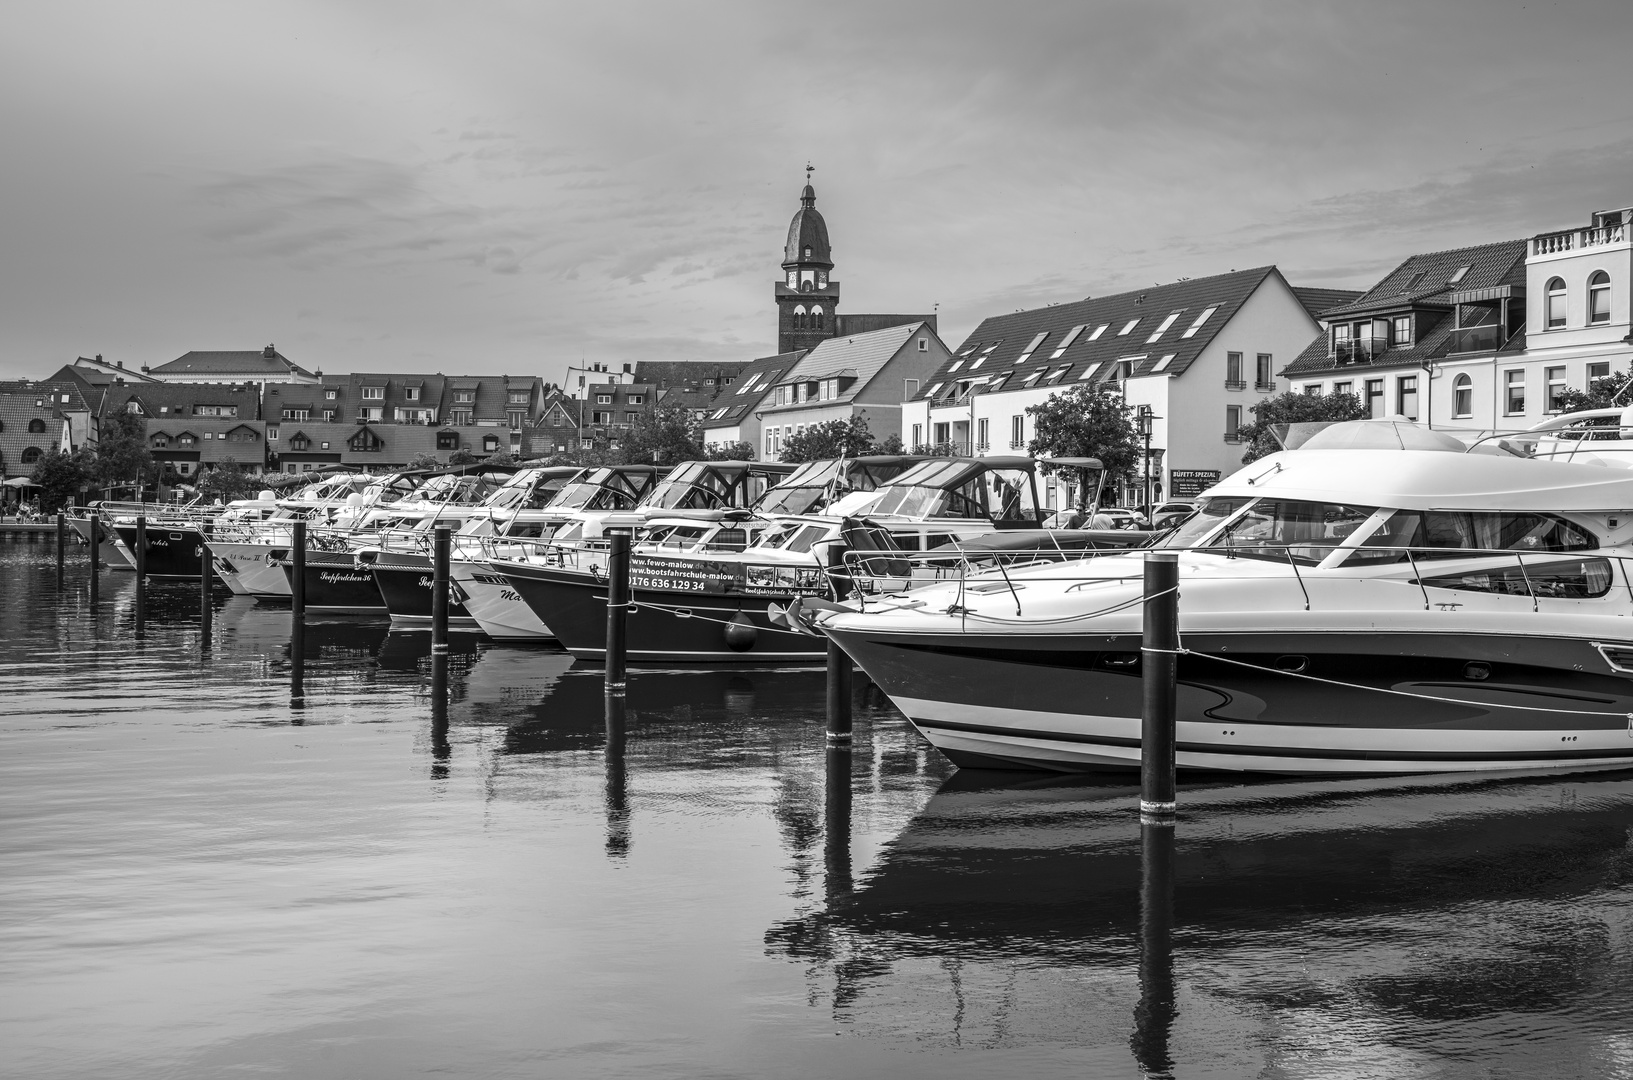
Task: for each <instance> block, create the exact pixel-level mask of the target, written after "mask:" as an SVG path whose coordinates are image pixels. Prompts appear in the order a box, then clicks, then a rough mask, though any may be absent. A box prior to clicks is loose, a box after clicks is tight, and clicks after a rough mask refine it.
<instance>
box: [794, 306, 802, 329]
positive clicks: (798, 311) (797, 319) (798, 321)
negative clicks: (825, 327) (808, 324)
mask: <svg viewBox="0 0 1633 1080" xmlns="http://www.w3.org/2000/svg"><path fill="white" fill-rule="evenodd" d="M794 329H795V330H804V329H805V305H804V304H799V305H796V306H795V308H794Z"/></svg>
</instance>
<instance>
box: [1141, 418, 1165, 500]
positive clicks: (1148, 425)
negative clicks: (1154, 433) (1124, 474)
mask: <svg viewBox="0 0 1633 1080" xmlns="http://www.w3.org/2000/svg"><path fill="white" fill-rule="evenodd" d="M1161 419H1162V417H1160V416H1156V415H1154V414H1153V413H1152V412H1151V406H1149V405H1140V406H1137V407H1136V408H1135V410H1134V423H1135V426H1136V427H1137V428H1138V430H1139V432H1140V438H1141V439H1143V440H1144V441H1145V457H1144V459H1143V460H1142V465H1143V471H1144V479H1145V509H1146V513H1148V514H1149V513H1152V512H1153V511H1155V510H1156V505H1155V503H1154V502H1153V500H1152V498H1151V429H1152V426H1153V424H1152V422H1153V421H1156V420H1161Z"/></svg>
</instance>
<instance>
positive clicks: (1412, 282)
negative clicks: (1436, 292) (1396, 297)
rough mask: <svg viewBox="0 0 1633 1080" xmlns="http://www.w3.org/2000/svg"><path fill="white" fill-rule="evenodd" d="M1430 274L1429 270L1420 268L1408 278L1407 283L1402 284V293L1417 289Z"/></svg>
mask: <svg viewBox="0 0 1633 1080" xmlns="http://www.w3.org/2000/svg"><path fill="white" fill-rule="evenodd" d="M1428 275H1429V272H1428V271H1427V270H1419V271H1418V272H1417V273H1415V274H1413V275H1412V276H1411V277H1410V278H1408V279H1407V281H1406V284H1405V285H1402V286H1401V292H1402V293H1409V292H1411V291H1412V290H1413V289H1415V288H1417V287H1418V286H1419V285H1421V284H1423V279H1424V278H1425V277H1428Z"/></svg>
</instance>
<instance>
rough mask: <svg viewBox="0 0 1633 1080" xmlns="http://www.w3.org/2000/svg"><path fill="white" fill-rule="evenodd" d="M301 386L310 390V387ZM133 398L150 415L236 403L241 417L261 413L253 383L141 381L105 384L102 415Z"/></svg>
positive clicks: (179, 413)
mask: <svg viewBox="0 0 1633 1080" xmlns="http://www.w3.org/2000/svg"><path fill="white" fill-rule="evenodd" d="M304 389H305V390H306V391H307V393H308V394H310V393H311V387H310V386H305V387H304ZM132 401H135V402H136V403H137V404H138V405H140V406H141V407H142V415H143V416H147V417H150V418H152V417H161V418H162V417H166V416H189V415H192V413H193V409H194V407H195V406H198V405H209V406H220V405H230V406H237V408H238V417H237V418H238V419H240V420H255V419H258V418H259V417H260V412H261V393H260V390H259V388H258V387H257V386H256V385H255V384H254V383H186V382H174V383H165V382H142V383H127V384H125V385H122V386H121V385H119V384H117V383H116V384H114V385H113V386H110V387H108V388H107V391H106V393H105V394H104V395H103V398H102V412H101V415H103V416H109V415H111V414H113V413H116V412H124V411H125V407H126V406H127V405H128V404H130V402H132Z"/></svg>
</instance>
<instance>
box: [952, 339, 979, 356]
mask: <svg viewBox="0 0 1633 1080" xmlns="http://www.w3.org/2000/svg"><path fill="white" fill-rule="evenodd" d="M980 347H981V343H980V342H979V341H977V342H976V343H975V344H974V345H971V346H970V347H969V348H967V349H965V350H964V351H963V352H961V353H959V354H958V355H959V356H968V355H969V354H970V353H972V352H974V351H975V350H976V349H979V348H980Z"/></svg>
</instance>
